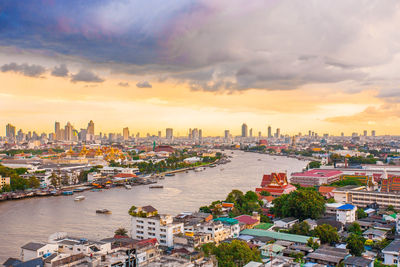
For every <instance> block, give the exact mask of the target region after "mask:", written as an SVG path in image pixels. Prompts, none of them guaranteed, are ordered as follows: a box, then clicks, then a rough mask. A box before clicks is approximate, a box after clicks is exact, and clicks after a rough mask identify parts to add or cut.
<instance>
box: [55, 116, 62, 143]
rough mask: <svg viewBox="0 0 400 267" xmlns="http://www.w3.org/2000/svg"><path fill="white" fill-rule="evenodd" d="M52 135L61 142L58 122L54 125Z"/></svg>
mask: <svg viewBox="0 0 400 267" xmlns="http://www.w3.org/2000/svg"><path fill="white" fill-rule="evenodd" d="M54 134H55V136H56V140H61V127H60V123H59V122H58V121H56V122H55V123H54Z"/></svg>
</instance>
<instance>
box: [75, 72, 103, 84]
mask: <svg viewBox="0 0 400 267" xmlns="http://www.w3.org/2000/svg"><path fill="white" fill-rule="evenodd" d="M71 82H88V83H101V82H104V80H103V79H102V78H100V77H99V76H97V75H96V74H95V73H93V72H92V71H90V70H80V71H79V72H78V73H76V74H73V75H72V77H71Z"/></svg>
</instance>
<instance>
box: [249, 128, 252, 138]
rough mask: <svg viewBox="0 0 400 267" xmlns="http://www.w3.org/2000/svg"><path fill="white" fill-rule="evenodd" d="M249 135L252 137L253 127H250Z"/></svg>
mask: <svg viewBox="0 0 400 267" xmlns="http://www.w3.org/2000/svg"><path fill="white" fill-rule="evenodd" d="M249 136H250V137H253V128H251V129H250V131H249Z"/></svg>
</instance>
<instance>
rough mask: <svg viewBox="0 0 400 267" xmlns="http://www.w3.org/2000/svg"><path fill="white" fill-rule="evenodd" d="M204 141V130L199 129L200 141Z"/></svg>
mask: <svg viewBox="0 0 400 267" xmlns="http://www.w3.org/2000/svg"><path fill="white" fill-rule="evenodd" d="M201 139H203V130H202V129H199V140H201Z"/></svg>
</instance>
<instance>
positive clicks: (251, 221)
mask: <svg viewBox="0 0 400 267" xmlns="http://www.w3.org/2000/svg"><path fill="white" fill-rule="evenodd" d="M234 219H236V220H238V221H239V222H241V223H244V224H248V225H252V224H256V223H258V222H259V221H258V220H256V219H254V218H253V217H251V216H250V215H240V216H238V217H235V218H234Z"/></svg>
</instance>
